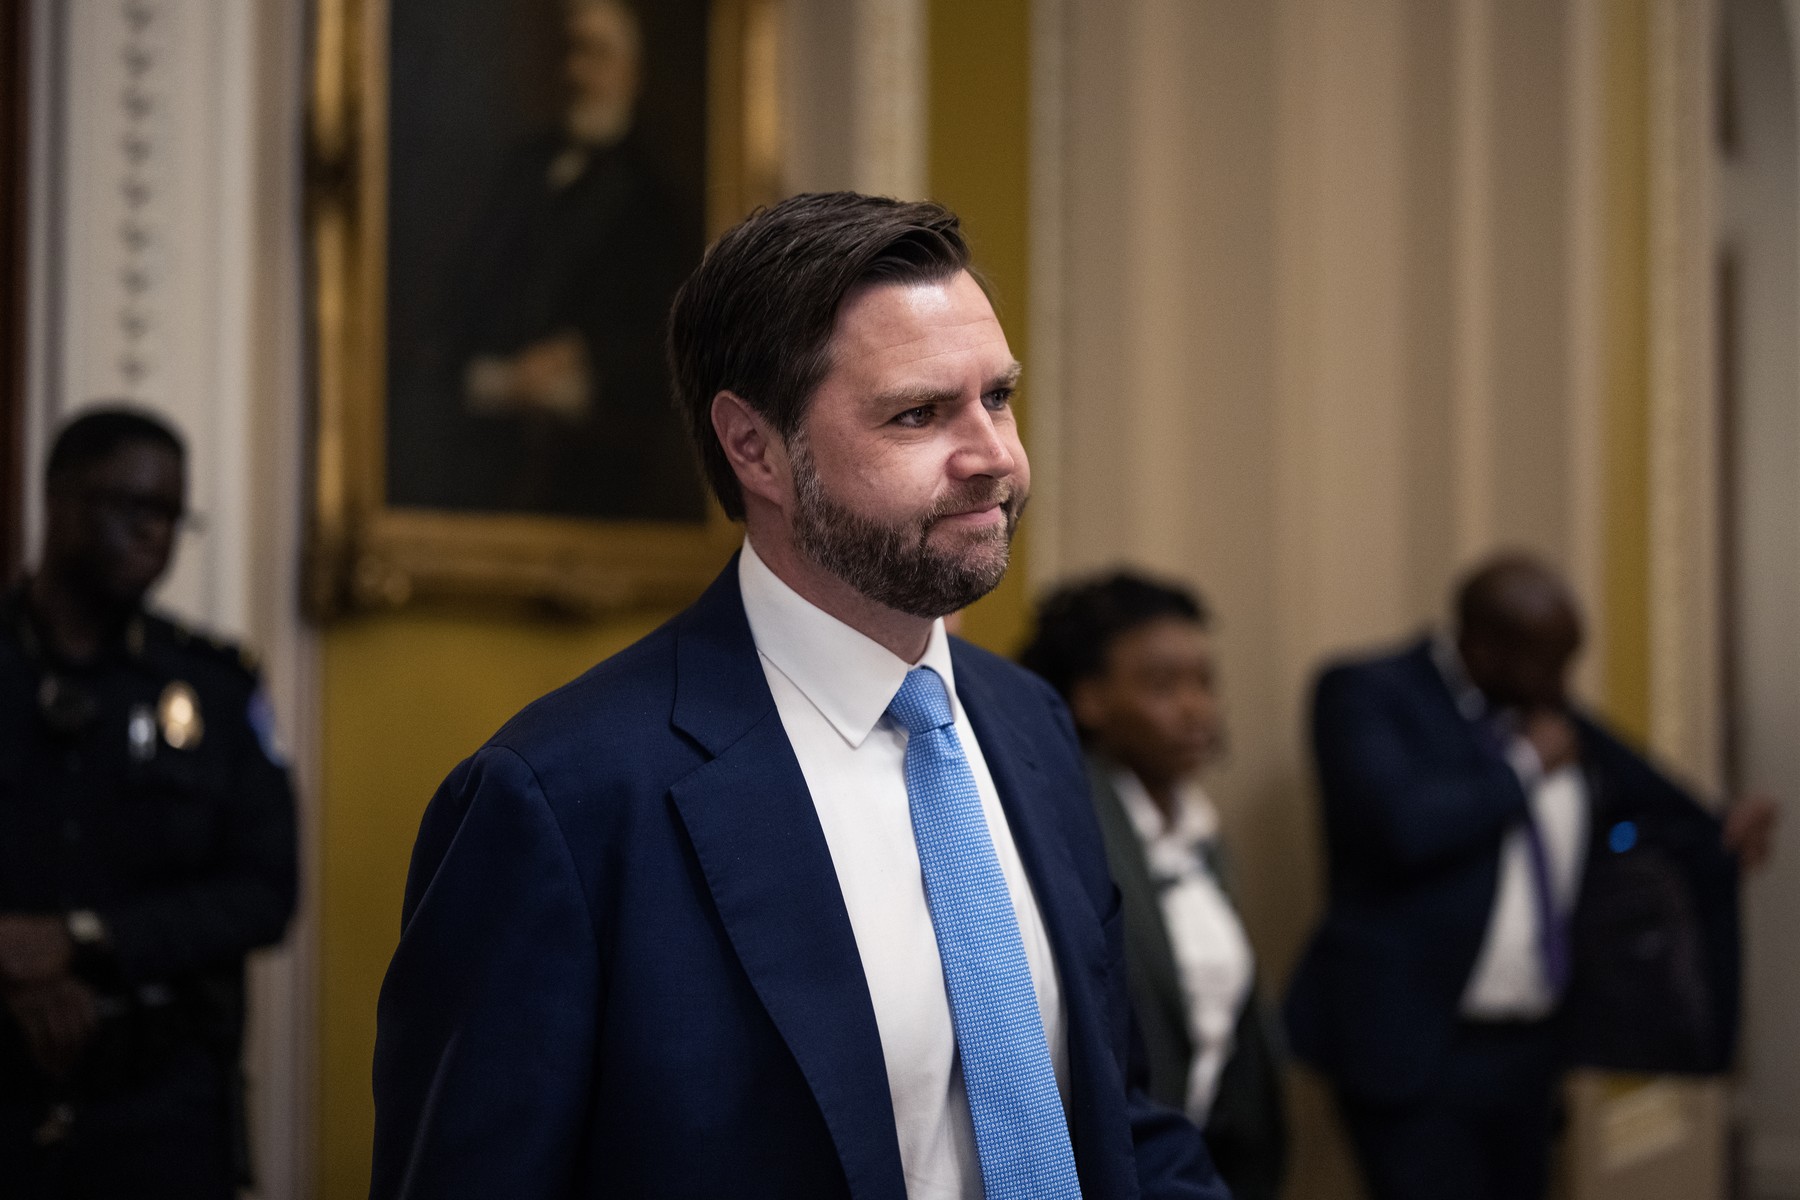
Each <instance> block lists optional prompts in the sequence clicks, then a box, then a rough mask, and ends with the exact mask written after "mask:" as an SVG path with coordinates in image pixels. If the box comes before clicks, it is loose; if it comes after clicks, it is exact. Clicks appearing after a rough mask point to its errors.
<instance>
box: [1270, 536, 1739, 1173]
mask: <svg viewBox="0 0 1800 1200" xmlns="http://www.w3.org/2000/svg"><path fill="white" fill-rule="evenodd" d="M1456 607H1457V629H1456V633H1455V636H1454V638H1450V637H1436V638H1428V639H1426V640H1424V641H1421V642H1419V643H1417V644H1415V645H1413V646H1411V647H1409V648H1407V649H1406V650H1404V651H1402V652H1400V653H1398V654H1394V655H1390V656H1386V657H1380V658H1374V659H1367V660H1362V661H1357V662H1350V663H1347V664H1341V665H1338V666H1335V667H1333V668H1331V669H1329V670H1327V671H1326V672H1325V673H1324V674H1323V676H1322V677H1321V678H1320V680H1319V684H1318V689H1317V693H1316V698H1315V704H1314V711H1313V721H1314V725H1313V735H1314V747H1315V752H1316V755H1317V759H1318V769H1319V783H1320V788H1321V792H1322V796H1323V801H1324V815H1325V835H1326V844H1327V850H1328V859H1329V870H1330V889H1329V890H1330V902H1329V907H1328V910H1327V912H1326V915H1325V919H1324V921H1323V923H1322V925H1321V926H1320V928H1319V930H1318V932H1317V934H1316V935H1315V937H1314V939H1313V942H1312V944H1311V946H1310V947H1309V948H1308V951H1307V953H1306V955H1305V957H1304V959H1303V960H1302V963H1301V965H1300V968H1299V970H1298V972H1297V973H1296V976H1295V979H1294V983H1293V986H1292V990H1291V992H1290V994H1289V998H1288V1023H1289V1027H1290V1031H1291V1033H1292V1037H1293V1042H1294V1047H1295V1049H1296V1051H1297V1052H1298V1053H1299V1054H1300V1055H1301V1057H1303V1058H1304V1059H1306V1060H1308V1061H1310V1062H1311V1063H1313V1064H1314V1065H1315V1066H1317V1067H1318V1068H1320V1069H1321V1070H1322V1071H1323V1072H1324V1073H1325V1075H1326V1076H1327V1077H1328V1079H1329V1080H1330V1082H1331V1084H1332V1086H1333V1088H1334V1090H1335V1093H1336V1096H1337V1099H1338V1104H1339V1110H1340V1112H1341V1113H1342V1115H1343V1117H1344V1121H1345V1125H1346V1128H1347V1129H1348V1132H1349V1134H1350V1137H1351V1141H1352V1143H1353V1145H1354V1146H1355V1148H1356V1151H1357V1155H1358V1158H1359V1160H1360V1162H1361V1164H1362V1167H1363V1170H1364V1174H1365V1176H1366V1178H1367V1180H1368V1183H1369V1186H1370V1191H1371V1192H1372V1194H1373V1195H1374V1197H1375V1198H1376V1200H1434V1198H1443V1200H1452V1198H1454V1200H1484V1198H1485V1200H1536V1198H1537V1197H1541V1196H1542V1195H1543V1194H1544V1190H1545V1186H1546V1182H1547V1171H1548V1159H1549V1150H1550V1143H1551V1139H1552V1134H1553V1130H1554V1124H1555V1114H1556V1087H1557V1083H1558V1081H1559V1079H1560V1076H1561V1072H1562V1070H1563V1068H1564V1067H1565V1066H1566V1065H1568V1064H1569V1063H1570V1062H1572V1061H1579V1062H1585V1063H1589V1064H1592V1065H1596V1066H1606V1067H1613V1068H1618V1069H1631V1070H1688V1071H1717V1070H1721V1069H1724V1068H1725V1067H1726V1066H1727V1065H1728V1063H1729V1060H1730V1056H1731V1051H1732V1043H1733V1038H1734V1034H1735V1028H1736V1015H1737V1004H1736V1001H1737V926H1736V862H1735V861H1734V858H1733V855H1732V853H1731V851H1732V850H1733V849H1736V850H1738V851H1740V853H1741V854H1742V857H1744V858H1745V859H1746V860H1750V861H1754V860H1758V859H1760V858H1761V857H1762V856H1763V854H1765V853H1766V850H1767V844H1768V836H1769V830H1770V826H1771V823H1772V819H1773V809H1772V807H1771V806H1770V805H1769V804H1768V802H1767V801H1765V800H1761V799H1758V800H1755V801H1753V802H1749V803H1744V804H1740V805H1737V806H1734V808H1733V810H1732V811H1731V812H1730V813H1729V815H1728V817H1727V819H1726V821H1725V823H1724V824H1723V825H1721V823H1720V822H1719V821H1717V820H1715V819H1714V818H1713V817H1712V816H1711V815H1710V814H1709V813H1707V812H1706V811H1705V810H1704V809H1702V808H1701V807H1700V805H1699V804H1697V803H1696V802H1695V801H1694V800H1693V799H1692V797H1690V796H1689V795H1688V794H1687V793H1686V792H1685V791H1683V790H1682V789H1681V788H1680V787H1678V786H1677V785H1676V784H1674V783H1672V782H1670V780H1669V779H1667V778H1666V777H1665V776H1664V775H1663V774H1662V773H1660V772H1659V771H1657V770H1656V769H1655V768H1654V767H1652V766H1651V765H1650V764H1649V763H1648V762H1646V761H1645V760H1644V759H1643V758H1642V757H1641V756H1640V755H1639V754H1637V753H1636V752H1634V751H1633V750H1631V749H1629V748H1628V747H1627V746H1625V745H1624V744H1623V743H1622V742H1621V741H1620V740H1619V739H1618V738H1616V737H1615V736H1614V735H1612V734H1611V733H1609V732H1608V731H1607V730H1606V729H1604V728H1603V727H1602V726H1601V725H1600V724H1599V723H1598V722H1596V721H1594V720H1593V719H1591V718H1589V717H1587V716H1585V715H1583V714H1581V713H1580V712H1579V711H1577V710H1576V709H1575V708H1573V707H1572V705H1571V704H1570V701H1569V697H1568V693H1567V688H1566V681H1567V677H1568V668H1569V665H1570V663H1571V661H1572V660H1573V658H1574V656H1575V653H1576V651H1577V650H1578V648H1579V646H1580V643H1581V623H1580V620H1579V617H1578V615H1577V610H1576V606H1575V602H1574V600H1573V598H1572V596H1571V595H1570V593H1569V591H1568V589H1567V587H1566V586H1565V585H1564V583H1563V582H1562V580H1561V579H1560V578H1559V577H1558V576H1557V575H1556V574H1555V573H1554V572H1553V571H1551V570H1550V569H1549V568H1547V567H1545V566H1543V565H1542V564H1541V563H1538V562H1536V561H1534V560H1532V559H1529V558H1526V557H1522V556H1505V557H1501V558H1498V559H1495V560H1494V561H1492V562H1490V563H1488V564H1486V565H1484V566H1482V567H1481V568H1479V569H1477V570H1476V571H1475V572H1474V573H1473V574H1472V575H1471V576H1470V577H1469V578H1468V580H1467V582H1466V583H1465V584H1464V585H1463V586H1462V588H1461V589H1460V591H1459V592H1458V597H1457V606H1456ZM1645 935H1648V936H1645Z"/></svg>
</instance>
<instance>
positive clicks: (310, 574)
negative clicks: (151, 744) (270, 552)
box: [307, 0, 777, 615]
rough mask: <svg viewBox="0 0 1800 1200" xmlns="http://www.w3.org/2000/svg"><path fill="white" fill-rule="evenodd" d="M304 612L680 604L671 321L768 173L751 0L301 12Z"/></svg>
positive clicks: (516, 0)
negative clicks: (310, 382)
mask: <svg viewBox="0 0 1800 1200" xmlns="http://www.w3.org/2000/svg"><path fill="white" fill-rule="evenodd" d="M316 21H317V25H316V42H315V55H314V81H313V97H312V113H311V129H310V138H311V145H310V157H311V162H310V171H311V174H310V178H311V195H310V197H309V214H308V216H309V231H310V237H311V242H312V245H311V255H312V258H311V268H312V274H313V278H312V282H311V287H312V292H313V295H312V301H313V314H312V315H313V329H314V350H315V354H314V367H315V390H316V409H317V444H316V451H315V463H314V482H313V486H314V492H315V495H314V510H313V528H312V530H311V537H310V539H309V555H310V562H309V564H308V571H307V580H308V582H307V587H308V591H309V595H308V602H309V607H310V608H311V609H312V610H313V611H314V612H315V613H319V614H321V615H330V614H332V613H336V612H342V611H346V610H349V609H356V608H368V607H383V606H395V605H400V604H405V603H408V602H411V601H414V600H418V599H430V598H433V597H439V598H471V597H479V598H511V599H519V600H529V601H536V602H540V603H544V604H549V605H552V606H555V607H558V608H562V609H568V610H572V611H578V612H593V611H602V610H606V609H612V608H618V607H627V606H633V605H641V604H656V603H674V602H680V601H683V600H685V599H687V598H689V597H691V596H692V595H693V594H695V593H696V592H697V591H698V590H699V588H700V587H701V586H703V585H704V584H705V582H706V581H707V580H708V579H709V578H710V577H711V575H712V573H713V572H714V571H716V570H717V569H718V567H719V565H720V563H721V562H722V561H723V560H724V558H725V556H726V555H727V554H728V553H729V550H730V548H731V546H732V545H733V544H734V543H735V540H736V539H735V535H734V533H733V530H732V528H731V526H730V523H729V522H727V521H726V520H725V519H724V518H723V516H722V515H721V514H720V513H719V511H718V510H717V508H716V506H714V505H713V504H712V503H711V501H710V499H709V497H708V495H707V492H706V490H705V487H704V485H703V484H702V482H701V478H700V474H699V471H698V468H697V467H696V465H695V462H694V455H693V453H692V450H691V448H690V445H689V439H688V435H687V432H686V430H685V427H684V425H683V423H682V421H681V419H680V417H679V415H678V414H677V413H676V411H675V408H674V406H673V404H672V402H671V399H670V388H669V382H668V376H667V368H666V365H665V362H664V357H663V337H664V325H665V321H666V318H667V314H668V310H669V305H670V302H671V300H672V299H673V297H674V294H675V291H676V289H677V287H678V286H679V285H680V283H681V281H682V280H683V279H684V278H685V277H686V276H687V274H688V272H689V271H691V270H692V269H693V268H694V266H695V265H696V264H698V262H699V261H700V256H701V253H702V250H703V249H704V247H705V244H706V242H707V239H708V238H709V236H711V235H713V234H715V233H717V232H719V231H720V230H722V229H723V228H725V227H726V226H728V225H730V224H731V223H732V222H734V221H736V220H737V219H738V218H739V217H741V216H743V215H744V214H745V213H747V212H748V211H750V210H751V209H752V208H754V207H755V206H756V205H757V204H759V203H764V202H767V201H768V200H770V199H771V198H773V196H774V195H775V187H776V183H775V181H776V169H777V167H776V146H775V133H774V131H775V128H776V121H775V116H774V107H775V104H776V100H775V80H774V69H775V68H774V64H775V61H776V47H775V40H776V36H777V35H776V31H775V26H774V4H773V0H639V2H638V3H633V2H632V0H318V5H317V16H316Z"/></svg>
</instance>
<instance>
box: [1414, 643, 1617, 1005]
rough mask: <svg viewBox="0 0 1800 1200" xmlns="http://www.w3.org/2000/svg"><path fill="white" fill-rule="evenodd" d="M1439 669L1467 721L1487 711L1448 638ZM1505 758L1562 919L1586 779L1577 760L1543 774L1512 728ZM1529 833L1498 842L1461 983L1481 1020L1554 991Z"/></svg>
mask: <svg viewBox="0 0 1800 1200" xmlns="http://www.w3.org/2000/svg"><path fill="white" fill-rule="evenodd" d="M1435 651H1436V658H1437V663H1438V669H1439V670H1440V671H1441V672H1442V673H1443V675H1444V681H1445V682H1446V683H1448V684H1449V685H1450V693H1451V695H1453V696H1455V697H1456V704H1457V707H1458V708H1460V709H1461V710H1462V713H1463V715H1464V716H1465V717H1467V718H1469V719H1470V720H1471V721H1479V720H1482V719H1483V718H1484V717H1485V716H1486V715H1487V700H1486V698H1485V697H1484V696H1483V695H1482V694H1481V691H1480V689H1478V688H1476V687H1475V686H1474V685H1473V684H1472V683H1470V682H1469V677H1468V674H1467V672H1466V671H1465V670H1464V668H1463V665H1462V658H1461V655H1460V654H1458V653H1457V650H1456V648H1455V647H1454V646H1452V645H1451V644H1450V643H1449V642H1448V641H1444V640H1442V639H1440V640H1439V641H1438V642H1437V644H1436V647H1435ZM1506 761H1507V762H1508V763H1510V764H1511V765H1512V769H1513V771H1514V773H1515V774H1517V775H1518V777H1519V783H1520V785H1521V786H1522V787H1523V788H1524V789H1525V795H1526V797H1527V798H1528V801H1529V803H1530V805H1531V812H1532V816H1533V818H1534V819H1535V820H1536V822H1537V827H1538V833H1539V836H1540V837H1542V838H1543V840H1544V853H1545V856H1546V858H1547V859H1548V860H1549V867H1550V889H1551V893H1552V895H1553V897H1554V899H1555V901H1556V907H1557V911H1559V912H1560V913H1562V914H1563V916H1564V917H1565V918H1567V916H1568V914H1569V913H1571V912H1573V911H1574V909H1575V900H1576V897H1577V895H1578V894H1579V892H1580V889H1581V868H1582V862H1583V859H1584V858H1585V857H1586V855H1587V839H1588V795H1587V781H1586V780H1585V779H1584V778H1583V777H1582V774H1581V769H1580V767H1579V766H1578V765H1576V764H1573V763H1571V764H1569V765H1567V766H1564V767H1559V768H1558V769H1557V770H1555V771H1552V772H1550V773H1549V774H1548V775H1546V774H1545V773H1544V769H1543V764H1542V762H1540V760H1539V759H1538V756H1537V751H1536V750H1534V749H1532V746H1531V743H1530V742H1528V741H1527V740H1525V738H1524V737H1522V736H1520V735H1518V734H1514V735H1513V737H1512V740H1511V741H1510V742H1509V743H1508V744H1507V747H1506ZM1529 838H1530V835H1529V834H1528V833H1526V831H1525V827H1524V823H1523V822H1521V823H1520V824H1518V825H1516V826H1514V827H1513V828H1512V829H1510V830H1508V831H1507V834H1506V840H1505V841H1504V842H1502V843H1501V846H1500V881H1499V885H1498V886H1497V887H1496V888H1495V889H1494V907H1493V909H1492V911H1491V912H1490V913H1489V915H1488V926H1487V933H1486V935H1485V936H1484V937H1483V939H1482V943H1481V953H1480V954H1479V955H1478V956H1477V957H1476V959H1475V969H1474V970H1473V971H1472V972H1470V974H1469V982H1468V984H1467V985H1466V986H1465V987H1464V989H1463V996H1462V1015H1463V1016H1465V1017H1472V1018H1475V1019H1477V1020H1483V1021H1520V1020H1536V1019H1538V1018H1541V1017H1547V1016H1549V1015H1550V1013H1551V1012H1552V1011H1554V1010H1555V1008H1556V1004H1557V1001H1558V1000H1559V999H1561V997H1559V996H1557V995H1556V993H1555V992H1553V991H1552V990H1551V988H1550V982H1549V980H1547V979H1546V978H1545V977H1544V950H1543V929H1542V920H1541V918H1540V917H1539V915H1538V905H1537V881H1536V880H1535V879H1533V878H1532V873H1531V848H1530V842H1529Z"/></svg>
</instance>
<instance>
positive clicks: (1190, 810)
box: [1019, 573, 1287, 1200]
mask: <svg viewBox="0 0 1800 1200" xmlns="http://www.w3.org/2000/svg"><path fill="white" fill-rule="evenodd" d="M1209 619H1210V618H1209V614H1208V613H1207V611H1206V608H1205V606H1204V604H1203V603H1202V602H1201V600H1200V599H1199V597H1197V596H1195V595H1194V594H1193V593H1191V592H1189V591H1187V590H1185V589H1182V588H1179V587H1174V586H1170V585H1168V584H1164V583H1158V582H1155V581H1152V580H1150V579H1146V578H1144V577H1142V576H1139V575H1133V574H1128V573H1119V574H1114V575H1110V576H1107V577H1104V578H1098V579H1093V580H1086V581H1081V582H1077V583H1073V584H1069V585H1066V586H1064V587H1062V588H1059V589H1058V590H1057V591H1055V592H1054V593H1052V594H1051V595H1050V596H1049V597H1047V598H1046V599H1045V600H1044V602H1043V603H1042V605H1041V606H1040V607H1039V609H1038V613H1037V629H1036V633H1035V634H1034V636H1033V638H1032V640H1031V642H1030V643H1029V644H1028V645H1027V646H1026V647H1025V649H1024V650H1023V651H1022V652H1021V653H1020V656H1019V659H1020V661H1021V662H1022V663H1023V664H1024V665H1025V666H1027V667H1030V668H1031V669H1032V670H1034V671H1036V672H1037V673H1038V674H1040V675H1042V676H1043V677H1044V678H1045V679H1047V680H1048V681H1049V682H1050V683H1051V685H1052V686H1054V687H1055V688H1056V690H1057V691H1058V692H1060V693H1061V694H1062V697H1063V699H1064V700H1065V701H1067V702H1068V705H1069V709H1070V712H1071V713H1072V714H1073V715H1074V718H1075V726H1076V729H1077V730H1078V731H1079V732H1080V734H1081V739H1082V743H1083V745H1084V747H1085V748H1086V750H1087V756H1088V773H1089V778H1090V781H1091V783H1092V788H1093V796H1094V807H1095V811H1096V813H1097V814H1098V816H1099V820H1100V829H1101V832H1102V834H1103V836H1104V837H1105V839H1106V854H1107V860H1108V862H1109V864H1110V865H1111V867H1112V872H1113V878H1114V879H1115V881H1117V883H1118V885H1119V892H1120V895H1121V897H1122V899H1123V905H1124V921H1125V957H1126V968H1127V974H1128V977H1129V978H1128V986H1129V988H1130V992H1131V1000H1132V1010H1133V1014H1134V1016H1135V1017H1136V1020H1137V1024H1138V1028H1139V1030H1140V1032H1141V1034H1142V1036H1143V1041H1144V1048H1145V1050H1146V1052H1147V1057H1148V1060H1149V1068H1150V1093H1151V1095H1152V1096H1154V1097H1155V1098H1156V1099H1158V1100H1160V1101H1162V1102H1163V1103H1165V1104H1169V1105H1171V1106H1172V1107H1176V1108H1180V1109H1182V1110H1184V1111H1185V1112H1186V1113H1187V1114H1188V1116H1189V1117H1191V1118H1192V1119H1193V1121H1194V1123H1195V1124H1197V1125H1199V1126H1200V1127H1201V1128H1202V1129H1203V1130H1204V1131H1205V1134H1206V1140H1207V1145H1208V1147H1209V1148H1210V1149H1211V1151H1212V1155H1213V1159H1214V1161H1215V1163H1216V1164H1217V1166H1218V1169H1219V1174H1220V1175H1221V1176H1223V1177H1224V1179H1225V1181H1226V1183H1227V1184H1229V1185H1230V1187H1231V1194H1232V1195H1233V1196H1235V1197H1238V1200H1272V1198H1273V1197H1275V1196H1276V1195H1277V1194H1278V1193H1279V1191H1280V1186H1281V1178H1282V1174H1283V1170H1284V1166H1285V1158H1286V1142H1287V1131H1286V1117H1285V1113H1284V1111H1283V1098H1282V1085H1281V1067H1280V1063H1279V1060H1278V1058H1277V1056H1276V1053H1275V1051H1274V1037H1273V1025H1272V1024H1271V1022H1270V1021H1269V1020H1268V1018H1267V1014H1266V1012H1265V1010H1264V1008H1263V1006H1262V1004H1261V1003H1260V1001H1259V999H1258V997H1257V995H1256V986H1255V983H1256V980H1255V957H1254V955H1253V953H1252V951H1251V948H1250V943H1249V940H1248V938H1247V937H1246V936H1245V933H1244V926H1243V922H1242V921H1241V920H1239V918H1238V914H1237V910H1236V908H1235V906H1234V905H1233V903H1232V900H1231V894H1230V886H1229V883H1228V871H1227V868H1226V866H1225V862H1224V855H1223V853H1222V851H1221V847H1220V844H1219V836H1218V824H1219V822H1218V813H1217V810H1216V809H1215V808H1214V807H1213V804H1212V802H1211V800H1210V799H1209V798H1208V797H1207V795H1206V793H1205V791H1204V790H1203V789H1202V788H1201V787H1200V784H1199V776H1200V773H1201V771H1202V770H1203V769H1204V768H1205V767H1206V766H1207V765H1208V764H1209V763H1211V762H1212V761H1214V760H1215V759H1216V758H1217V757H1218V755H1219V752H1220V750H1221V748H1222V746H1223V739H1224V723H1223V721H1222V719H1221V713H1220V703H1219V694H1218V678H1217V671H1216V668H1215V663H1214V659H1213V649H1212V640H1211V637H1210V634H1209V630H1208V625H1209Z"/></svg>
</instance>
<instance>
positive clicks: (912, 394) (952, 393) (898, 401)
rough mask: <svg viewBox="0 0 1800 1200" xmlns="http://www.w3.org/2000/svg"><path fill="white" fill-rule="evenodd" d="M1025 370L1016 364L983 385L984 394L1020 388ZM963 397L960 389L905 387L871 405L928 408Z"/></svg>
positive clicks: (882, 396)
mask: <svg viewBox="0 0 1800 1200" xmlns="http://www.w3.org/2000/svg"><path fill="white" fill-rule="evenodd" d="M1024 369H1025V368H1024V367H1023V366H1021V365H1020V364H1019V363H1017V362H1014V363H1013V364H1012V365H1011V366H1008V367H1006V368H1005V369H1004V370H1002V371H1001V372H1000V373H999V374H997V375H994V376H993V377H991V378H990V379H989V380H988V381H987V382H986V383H985V384H983V385H982V388H981V390H982V392H983V393H987V392H992V391H996V390H998V389H1001V388H1009V389H1010V388H1013V387H1016V386H1018V382H1019V374H1020V372H1022V371H1023V370H1024ZM961 395H962V391H961V389H959V388H934V387H903V388H895V389H894V390H893V391H891V392H881V393H880V394H878V395H876V396H875V397H874V398H873V399H872V400H871V401H870V405H871V406H872V407H875V408H881V409H904V408H927V407H930V406H931V405H934V404H954V403H955V402H956V399H957V397H959V396H961Z"/></svg>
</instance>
